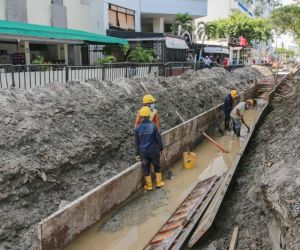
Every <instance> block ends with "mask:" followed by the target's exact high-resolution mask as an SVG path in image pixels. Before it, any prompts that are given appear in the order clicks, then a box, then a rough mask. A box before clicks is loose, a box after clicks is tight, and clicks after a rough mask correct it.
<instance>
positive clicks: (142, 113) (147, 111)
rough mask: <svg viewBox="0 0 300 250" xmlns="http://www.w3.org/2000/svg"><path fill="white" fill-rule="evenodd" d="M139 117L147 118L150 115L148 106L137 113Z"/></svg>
mask: <svg viewBox="0 0 300 250" xmlns="http://www.w3.org/2000/svg"><path fill="white" fill-rule="evenodd" d="M139 114H140V116H142V117H148V116H150V114H151V109H150V108H149V107H148V106H144V107H142V108H141V109H140V111H139Z"/></svg>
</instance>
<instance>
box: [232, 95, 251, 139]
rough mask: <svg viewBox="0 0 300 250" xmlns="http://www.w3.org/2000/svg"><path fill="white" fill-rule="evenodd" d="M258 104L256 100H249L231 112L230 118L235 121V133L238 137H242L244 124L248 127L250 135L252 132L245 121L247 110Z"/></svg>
mask: <svg viewBox="0 0 300 250" xmlns="http://www.w3.org/2000/svg"><path fill="white" fill-rule="evenodd" d="M256 103H257V102H256V100H253V99H249V100H247V101H246V102H240V103H239V104H238V105H236V106H235V107H234V109H233V110H232V111H231V113H230V117H231V119H232V121H233V131H234V133H235V134H236V136H241V127H242V123H243V124H244V125H245V126H246V127H247V129H248V133H249V132H250V128H249V126H248V125H247V124H246V122H245V120H244V113H245V110H246V109H248V108H249V107H253V106H255V105H256Z"/></svg>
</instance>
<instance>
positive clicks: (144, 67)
mask: <svg viewBox="0 0 300 250" xmlns="http://www.w3.org/2000/svg"><path fill="white" fill-rule="evenodd" d="M241 66H242V65H236V66H229V67H227V68H226V69H227V70H229V71H230V70H232V69H233V68H237V67H241ZM205 67H207V66H205V65H204V63H202V62H168V63H109V64H105V65H101V66H67V65H64V64H43V65H0V89H5V88H10V87H13V88H22V89H30V88H32V87H35V86H44V85H46V84H48V83H51V82H61V83H65V82H67V81H89V80H98V81H114V80H116V79H118V78H131V77H135V76H136V77H145V76H147V75H149V74H153V75H157V76H165V77H168V76H178V75H181V74H183V73H184V72H185V71H187V70H200V69H203V68H205ZM211 67H222V66H220V65H217V64H212V65H211Z"/></svg>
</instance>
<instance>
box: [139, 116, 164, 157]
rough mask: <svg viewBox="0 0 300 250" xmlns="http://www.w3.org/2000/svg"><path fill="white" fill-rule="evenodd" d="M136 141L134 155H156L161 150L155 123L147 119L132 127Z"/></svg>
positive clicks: (159, 137)
mask: <svg viewBox="0 0 300 250" xmlns="http://www.w3.org/2000/svg"><path fill="white" fill-rule="evenodd" d="M134 132H135V142H136V155H140V156H141V157H156V156H159V154H160V151H161V150H163V144H162V139H161V136H160V134H159V132H158V130H157V128H156V126H155V124H154V123H153V122H151V121H149V120H146V119H145V120H143V121H142V123H141V124H140V125H139V126H138V127H137V128H135V129H134Z"/></svg>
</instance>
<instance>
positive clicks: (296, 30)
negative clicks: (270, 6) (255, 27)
mask: <svg viewBox="0 0 300 250" xmlns="http://www.w3.org/2000/svg"><path fill="white" fill-rule="evenodd" d="M271 20H272V23H273V25H274V28H275V30H276V32H277V33H278V34H283V33H286V32H291V33H293V34H294V35H295V36H296V37H297V38H300V6H299V5H297V4H292V5H286V6H283V7H280V8H277V9H275V10H274V11H273V12H272V14H271Z"/></svg>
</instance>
